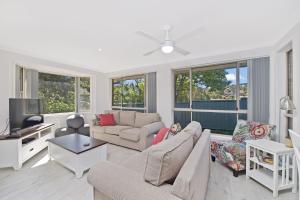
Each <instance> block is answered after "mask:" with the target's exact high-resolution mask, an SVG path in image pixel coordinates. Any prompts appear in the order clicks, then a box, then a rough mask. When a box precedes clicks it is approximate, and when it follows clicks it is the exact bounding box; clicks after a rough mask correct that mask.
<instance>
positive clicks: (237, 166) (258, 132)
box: [211, 120, 275, 177]
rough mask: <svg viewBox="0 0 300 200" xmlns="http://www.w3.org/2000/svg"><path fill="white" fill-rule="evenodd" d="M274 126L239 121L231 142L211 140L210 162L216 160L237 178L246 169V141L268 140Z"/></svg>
mask: <svg viewBox="0 0 300 200" xmlns="http://www.w3.org/2000/svg"><path fill="white" fill-rule="evenodd" d="M274 130H275V126H273V125H269V124H262V123H257V122H247V121H244V120H239V121H238V122H237V125H236V127H235V130H234V132H233V136H232V140H227V141H226V140H225V141H224V140H217V139H212V140H211V154H212V161H215V159H218V160H219V161H221V162H222V163H223V164H224V165H226V166H227V167H229V168H230V169H231V170H232V171H233V175H234V176H235V177H238V175H239V173H241V172H243V171H245V169H246V142H245V141H246V140H256V139H263V138H264V139H270V138H271V137H272V134H273V133H274Z"/></svg>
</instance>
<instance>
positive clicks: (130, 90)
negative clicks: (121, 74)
mask: <svg viewBox="0 0 300 200" xmlns="http://www.w3.org/2000/svg"><path fill="white" fill-rule="evenodd" d="M112 107H113V109H122V110H137V111H145V76H144V75H139V76H132V77H125V78H119V79H112Z"/></svg>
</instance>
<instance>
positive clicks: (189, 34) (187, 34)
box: [175, 27, 204, 43]
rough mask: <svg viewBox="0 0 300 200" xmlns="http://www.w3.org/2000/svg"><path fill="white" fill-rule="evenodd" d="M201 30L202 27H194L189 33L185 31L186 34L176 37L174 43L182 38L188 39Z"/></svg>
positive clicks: (182, 39)
mask: <svg viewBox="0 0 300 200" xmlns="http://www.w3.org/2000/svg"><path fill="white" fill-rule="evenodd" d="M203 30H204V27H199V28H196V29H195V30H193V31H191V32H189V33H186V34H184V35H182V36H181V37H179V38H177V39H176V40H175V41H176V43H178V42H182V41H184V40H187V39H190V38H192V37H196V36H197V35H198V34H199V33H200V32H201V31H203Z"/></svg>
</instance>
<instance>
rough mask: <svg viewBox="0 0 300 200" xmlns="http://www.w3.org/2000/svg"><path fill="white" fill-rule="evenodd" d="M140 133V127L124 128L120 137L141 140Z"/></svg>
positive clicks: (135, 140)
mask: <svg viewBox="0 0 300 200" xmlns="http://www.w3.org/2000/svg"><path fill="white" fill-rule="evenodd" d="M140 134H141V129H140V128H130V129H125V130H122V131H121V132H120V134H119V136H120V138H122V139H125V140H130V141H133V142H138V141H139V140H140Z"/></svg>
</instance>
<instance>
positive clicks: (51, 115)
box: [43, 112, 75, 117]
mask: <svg viewBox="0 0 300 200" xmlns="http://www.w3.org/2000/svg"><path fill="white" fill-rule="evenodd" d="M72 114H75V112H65V113H51V114H44V115H43V116H44V117H55V116H63V115H72Z"/></svg>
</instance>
